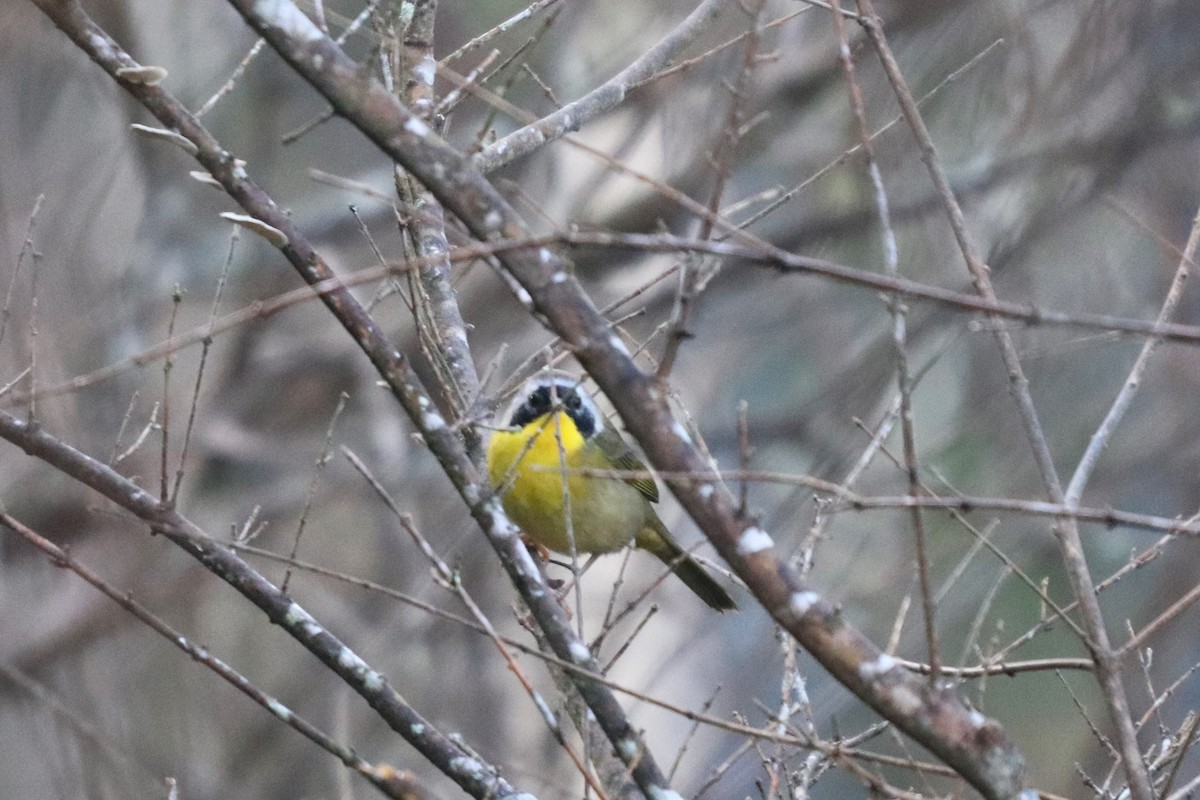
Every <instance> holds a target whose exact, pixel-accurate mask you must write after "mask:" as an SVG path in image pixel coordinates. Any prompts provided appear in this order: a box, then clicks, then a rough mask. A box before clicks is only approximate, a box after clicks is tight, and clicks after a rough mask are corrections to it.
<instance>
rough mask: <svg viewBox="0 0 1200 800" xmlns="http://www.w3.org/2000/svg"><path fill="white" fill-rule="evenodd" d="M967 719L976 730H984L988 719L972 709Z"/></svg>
mask: <svg viewBox="0 0 1200 800" xmlns="http://www.w3.org/2000/svg"><path fill="white" fill-rule="evenodd" d="M967 719H969V720H970V721H971V724H972V725H974V726H975V727H976V728H982V727H983V726H984V725H986V724H987V717H985V716H984V715H983V714H980V713H979V712H978V711H976V710H975V709H971V713H970V714H968V715H967Z"/></svg>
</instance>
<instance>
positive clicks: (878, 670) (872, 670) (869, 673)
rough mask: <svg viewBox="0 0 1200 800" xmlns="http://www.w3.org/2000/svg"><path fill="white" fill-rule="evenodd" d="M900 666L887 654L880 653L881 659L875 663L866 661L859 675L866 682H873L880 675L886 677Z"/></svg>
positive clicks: (860, 668) (860, 667)
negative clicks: (885, 675)
mask: <svg viewBox="0 0 1200 800" xmlns="http://www.w3.org/2000/svg"><path fill="white" fill-rule="evenodd" d="M897 666H899V664H897V662H896V659H894V658H892V657H891V656H889V655H888V654H887V653H880V654H879V657H878V658H876V659H874V660H873V661H864V662H863V663H862V665H861V666H859V668H858V674H859V675H861V676H862V677H863V679H864V680H871V679H872V678H875V677H877V676H879V675H884V674H886V673H888V672H891V671H892V670H894V669H895V668H896V667H897Z"/></svg>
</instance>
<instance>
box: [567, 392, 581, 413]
mask: <svg viewBox="0 0 1200 800" xmlns="http://www.w3.org/2000/svg"><path fill="white" fill-rule="evenodd" d="M563 402H564V403H566V405H567V408H569V409H571V410H572V411H574V410H575V409H577V408H579V406H580V405H581V401H580V399H579V395H577V394H575V393H574V392H571V393H570V394H569V395H567V399H566V400H564V401H563Z"/></svg>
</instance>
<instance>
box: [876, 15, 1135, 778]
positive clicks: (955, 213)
mask: <svg viewBox="0 0 1200 800" xmlns="http://www.w3.org/2000/svg"><path fill="white" fill-rule="evenodd" d="M857 3H858V9H859V14H860V16H861V17H862V19H860V23H861V24H862V26H863V29H864V30H865V31H866V34H867V38H868V39H869V40H870V41H871V44H872V45H873V46H874V48H875V50H876V52H877V53H878V55H879V58H880V61H881V63H882V64H883V68H884V72H885V73H886V74H887V78H888V81H889V82H890V83H891V85H892V88H893V90H894V92H895V95H896V97H897V99H898V100H899V102H900V107H901V110H902V112H903V114H904V118H905V121H906V122H907V123H908V126H909V128H910V129H911V130H912V132H913V134H914V136H915V137H916V140H917V144H918V147H919V149H920V152H921V160H922V161H923V162H924V163H925V166H926V168H927V170H928V172H929V175H930V178H931V180H932V182H933V184H934V188H935V190H936V191H937V194H938V195H939V197H940V198H941V199H942V203H943V205H944V207H945V210H946V214H947V218H948V220H949V223H950V228H951V230H952V232H953V233H954V237H955V239H956V241H957V242H958V245H959V249H960V251H961V252H962V255H963V259H964V260H965V261H966V264H967V269H968V271H969V273H970V275H971V280H972V282H973V283H974V284H975V288H976V289H977V290H978V292H979V293H980V295H982V296H983V297H984V298H986V299H988V300H994V299H995V298H996V293H995V290H994V289H993V287H992V282H991V277H990V275H989V270H988V268H987V266H986V265H985V264H984V262H983V259H982V258H981V257H980V255H979V253H978V250H977V248H976V246H975V244H974V242H973V241H972V239H971V236H970V235H969V233H968V232H967V226H966V221H965V219H964V216H963V212H962V208H961V207H960V206H959V204H958V202H957V200H956V199H955V197H954V194H953V192H952V191H951V189H950V185H949V182H948V181H947V179H946V176H945V173H944V172H943V170H942V167H941V163H940V162H939V160H938V157H937V152H936V149H935V148H934V145H933V140H932V138H931V137H930V135H929V130H928V128H926V126H925V123H924V120H923V119H922V117H921V112H920V110H919V109H918V108H917V105H916V102H915V101H914V99H913V96H912V93H911V92H910V91H909V89H908V86H907V82H906V81H905V79H904V75H903V73H902V71H901V70H900V67H899V64H898V63H897V62H896V59H895V57H894V55H893V54H892V51H891V48H890V46H889V45H888V43H887V39H886V37H885V36H884V33H883V26H882V22H881V20H880V18H879V16H878V15H877V14H876V12H875V8H874V5H873V3H872V1H871V0H857ZM994 333H995V338H996V342H997V344H998V345H999V349H1000V354H1001V358H1002V360H1003V362H1004V366H1005V369H1006V371H1007V373H1008V375H1009V387H1010V392H1011V394H1012V396H1013V398H1014V400H1015V401H1016V406H1017V410H1018V412H1019V414H1020V417H1021V421H1022V424H1023V425H1024V427H1025V431H1026V435H1027V438H1028V439H1029V443H1030V445H1031V446H1032V449H1033V455H1034V461H1035V463H1036V464H1037V467H1038V471H1039V473H1040V474H1041V478H1042V482H1043V484H1044V486H1045V488H1046V491H1047V493H1048V494H1049V496H1050V499H1051V500H1052V501H1054V502H1056V503H1061V502H1063V500H1064V492H1063V487H1062V483H1061V481H1060V479H1059V476H1058V472H1057V469H1056V467H1055V465H1054V459H1053V456H1052V454H1051V452H1050V447H1049V445H1048V443H1047V442H1046V437H1045V435H1044V433H1043V430H1042V425H1041V422H1040V420H1039V417H1038V413H1037V409H1036V408H1035V406H1034V404H1033V398H1032V395H1031V394H1030V391H1029V380H1028V378H1026V376H1025V372H1024V369H1023V368H1022V366H1021V361H1020V357H1019V355H1018V353H1017V349H1016V346H1015V345H1014V344H1013V341H1012V337H1011V336H1010V335H1009V334H1008V332H1007V331H1006V330H1004V329H1003V328H998V329H997V330H996V331H995V332H994ZM1054 531H1055V534H1056V536H1057V538H1058V540H1059V549H1060V552H1061V554H1062V558H1063V562H1064V564H1065V566H1066V569H1067V573H1068V575H1069V577H1070V581H1071V587H1072V590H1073V591H1074V593H1075V597H1076V599H1077V600H1078V601H1079V607H1080V611H1081V613H1082V616H1083V619H1084V624H1085V625H1086V628H1087V632H1088V646H1089V649H1090V650H1091V652H1092V656H1093V658H1095V660H1096V667H1097V669H1096V676H1097V680H1098V682H1099V684H1100V686H1101V688H1102V694H1103V696H1104V698H1105V701H1106V705H1107V707H1108V712H1109V717H1110V719H1111V720H1112V723H1113V725H1114V727H1115V728H1116V732H1117V739H1118V741H1119V743H1120V750H1121V757H1122V760H1123V761H1124V765H1125V774H1126V778H1127V779H1128V782H1129V788H1130V792H1131V793H1132V795H1133V800H1154V791H1153V789H1152V788H1151V785H1150V778H1149V776H1148V775H1147V773H1146V768H1145V764H1144V763H1143V762H1142V758H1141V751H1140V748H1139V747H1138V743H1137V736H1136V733H1135V731H1134V728H1133V720H1132V718H1131V716H1130V712H1129V704H1128V701H1127V699H1126V696H1125V687H1124V685H1123V684H1122V681H1121V673H1120V665H1119V661H1118V659H1117V657H1116V655H1115V653H1114V652H1113V649H1112V646H1111V644H1110V643H1109V639H1108V632H1107V630H1106V629H1105V625H1104V617H1103V614H1102V612H1101V610H1100V605H1099V602H1098V601H1097V598H1096V593H1095V584H1094V581H1093V580H1092V576H1091V573H1090V571H1089V569H1088V565H1087V561H1086V559H1085V558H1084V555H1083V546H1082V543H1081V541H1080V538H1079V530H1078V526H1077V525H1076V524H1075V522H1074V520H1071V519H1062V520H1059V521H1058V522H1057V523H1056V524H1055V525H1054Z"/></svg>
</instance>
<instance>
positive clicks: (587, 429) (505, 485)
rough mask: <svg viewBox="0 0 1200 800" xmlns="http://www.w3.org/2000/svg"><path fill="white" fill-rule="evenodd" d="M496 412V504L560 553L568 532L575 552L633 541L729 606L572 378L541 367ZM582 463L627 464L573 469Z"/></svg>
mask: <svg viewBox="0 0 1200 800" xmlns="http://www.w3.org/2000/svg"><path fill="white" fill-rule="evenodd" d="M504 419H505V420H506V424H507V425H506V427H504V428H499V429H497V430H495V431H494V432H493V433H492V437H491V440H490V441H489V442H488V448H487V466H488V478H489V480H490V482H491V484H492V487H493V489H494V490H495V491H497V492H498V493H500V494H501V500H502V503H503V505H504V510H505V512H506V513H507V514H508V515H509V517H511V518H512V520H513V521H514V522H516V523H517V525H518V526H520V528H521V530H522V531H523V532H524V533H525V534H526V536H527V537H528V538H529V539H530V540H532V541H533V542H534V543H536V544H537V545H540V546H541V547H543V548H546V549H548V550H553V551H555V552H558V553H564V554H570V553H571V552H572V547H571V545H572V539H573V540H574V552H575V553H576V554H581V553H586V554H602V553H612V552H615V551H618V550H621V549H622V548H624V547H626V546H627V545H629V544H630V543H632V544H633V545H634V546H635V547H636V548H637V549H639V550H646V551H648V552H649V553H651V554H652V555H654V556H657V557H658V558H659V560H661V561H662V562H663V563H664V564H666V565H668V566H669V567H670V568H671V570H672V571H673V572H674V574H676V575H678V576H679V578H680V579H681V580H682V581H683V582H684V584H686V585H687V587H688V588H689V589H691V590H692V591H693V592H695V593H696V595H697V596H699V597H700V599H701V600H703V601H704V602H705V603H707V604H708V605H709V606H710V607H712V608H714V609H716V610H717V611H728V610H732V609H736V608H737V605H736V604H735V603H734V601H733V598H732V597H730V595H729V593H728V592H727V591H726V590H725V589H724V588H723V587H722V586H721V584H719V583H717V581H716V579H715V578H713V576H712V575H710V574H709V573H708V571H707V570H706V569H705V568H704V567H702V566H701V565H700V563H699V562H697V561H696V560H695V559H694V558H692V557H691V556H690V555H689V554H688V553H687V552H685V551H684V550H683V549H682V548H681V547H680V546H679V545H678V544H676V542H675V540H674V539H673V538H671V534H670V532H669V531H668V530H667V526H666V525H665V524H664V523H663V521H662V520H661V519H659V517H658V514H656V513H655V511H654V508H653V507H652V505H651V504H652V503H657V502H658V486H657V484H656V483H655V481H654V479H653V478H652V477H648V476H647V475H646V467H645V465H644V464H643V463H642V461H641V460H640V459H639V458H638V456H637V455H636V454H635V453H634V452H633V449H632V448H631V447H630V446H629V444H628V443H626V441H625V440H624V438H622V436H621V434H620V433H619V432H618V431H617V430H616V429H615V428H613V427H612V426H611V425H610V423H609V422H608V421H607V420H606V419H605V418H604V416H603V415H602V414H601V413H600V411H599V409H598V408H597V407H596V404H595V403H594V402H593V401H592V398H591V397H590V396H589V395H588V393H587V392H586V391H584V389H583V387H582V386H581V385H580V382H579V380H577V379H576V378H574V377H573V376H572V375H571V374H570V373H567V372H563V371H560V370H545V371H543V372H542V373H541V374H539V375H537V376H535V377H533V378H531V379H530V380H529V381H527V382H526V383H525V385H524V387H523V388H522V389H521V391H520V392H519V393H518V394H517V395H516V397H515V399H514V400H513V403H512V405H511V407H510V408H509V410H508V412H507V414H506V417H505V418H504ZM588 469H592V470H619V471H622V472H628V473H636V474H631V475H630V476H629V477H624V478H622V477H615V476H610V477H600V476H595V475H586V474H579V472H578V471H579V470H588ZM564 475H565V476H566V483H567V487H568V489H569V491H568V492H564V491H563V477H564ZM568 506H569V508H570V520H571V525H570V529H569V530H568V526H567V514H566V508H567V507H568Z"/></svg>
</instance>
